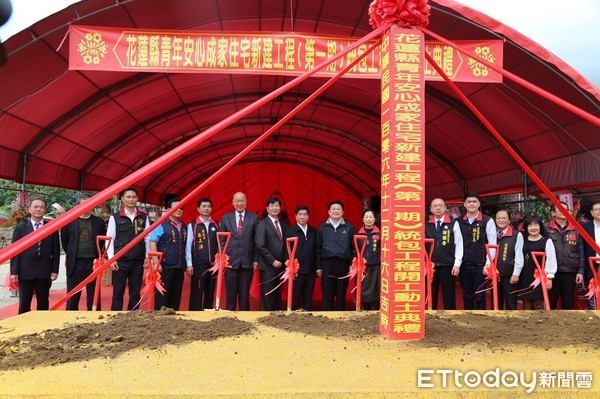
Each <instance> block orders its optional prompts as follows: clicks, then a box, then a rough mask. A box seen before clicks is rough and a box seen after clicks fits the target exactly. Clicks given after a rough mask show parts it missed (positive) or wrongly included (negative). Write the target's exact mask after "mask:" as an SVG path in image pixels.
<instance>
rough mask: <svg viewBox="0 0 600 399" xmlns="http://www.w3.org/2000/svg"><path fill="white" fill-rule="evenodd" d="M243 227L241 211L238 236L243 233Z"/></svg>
mask: <svg viewBox="0 0 600 399" xmlns="http://www.w3.org/2000/svg"><path fill="white" fill-rule="evenodd" d="M243 228H244V221H243V220H242V214H241V213H240V220H239V222H238V236H241V235H242V229H243Z"/></svg>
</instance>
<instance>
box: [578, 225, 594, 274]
mask: <svg viewBox="0 0 600 399" xmlns="http://www.w3.org/2000/svg"><path fill="white" fill-rule="evenodd" d="M581 227H583V229H584V230H585V231H586V232H587V233H588V234H589V235H590V237H592V238H593V239H594V240H595V239H596V229H595V228H594V221H593V220H592V221H590V222H586V223H584V224H582V225H581ZM582 240H583V239H582ZM583 250H584V253H585V274H584V280H585V283H586V286H587V284H588V282H589V281H590V279H591V278H592V277H593V275H592V271H591V270H590V266H589V265H590V263H589V258H590V257H592V256H594V257H595V256H596V251H595V250H594V249H593V248H592V247H591V245H590V244H588V243H587V241H585V240H583ZM595 268H596V271H598V264H595Z"/></svg>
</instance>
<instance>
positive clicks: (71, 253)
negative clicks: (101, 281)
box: [60, 196, 106, 310]
mask: <svg viewBox="0 0 600 399" xmlns="http://www.w3.org/2000/svg"><path fill="white" fill-rule="evenodd" d="M86 199H88V197H87V196H80V197H79V198H77V205H79V204H81V203H82V202H83V201H85V200H86ZM103 235H106V225H105V223H104V221H103V220H102V219H100V218H99V217H97V216H94V215H92V214H91V213H90V212H87V213H84V214H83V215H80V216H79V218H77V219H75V220H73V221H72V222H71V223H69V224H67V225H66V226H65V227H63V228H62V229H61V230H60V240H61V242H62V246H63V249H64V250H65V254H66V255H67V292H69V291H71V290H72V289H73V288H75V287H77V286H78V285H79V284H80V283H81V282H82V281H83V280H85V279H86V278H88V276H89V275H90V274H92V271H93V265H94V259H97V258H98V257H99V256H100V254H99V253H98V248H97V245H96V239H97V237H98V236H103ZM101 245H102V249H104V241H102V243H101ZM95 288H96V280H95V279H94V280H93V281H92V282H90V283H89V284H88V285H86V286H85V292H86V293H85V295H86V303H87V310H92V306H93V304H94V290H95ZM80 298H81V291H80V292H78V293H77V294H75V295H73V296H72V297H71V299H69V300H68V301H67V310H79V299H80ZM97 309H98V310H100V297H98V305H97Z"/></svg>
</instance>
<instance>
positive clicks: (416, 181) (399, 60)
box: [379, 26, 425, 340]
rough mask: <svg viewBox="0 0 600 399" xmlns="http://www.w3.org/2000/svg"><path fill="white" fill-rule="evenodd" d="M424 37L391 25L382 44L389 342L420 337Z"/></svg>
mask: <svg viewBox="0 0 600 399" xmlns="http://www.w3.org/2000/svg"><path fill="white" fill-rule="evenodd" d="M424 51H425V37H424V34H423V33H422V32H421V31H419V30H417V29H405V28H399V27H397V26H393V27H392V28H391V29H390V30H389V31H388V32H387V33H386V34H385V36H384V38H383V42H382V45H381V235H382V246H381V317H380V326H379V329H380V331H381V333H382V334H383V335H384V336H386V337H387V338H390V339H401V340H410V339H420V338H423V337H424V336H425V301H424V296H425V284H424V282H425V279H424V275H423V252H422V250H423V239H424V236H425V234H424V226H425V225H424V218H425V215H424V209H425V191H424V188H425V74H424V72H425V55H424Z"/></svg>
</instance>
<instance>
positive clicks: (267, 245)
mask: <svg viewBox="0 0 600 399" xmlns="http://www.w3.org/2000/svg"><path fill="white" fill-rule="evenodd" d="M279 227H280V228H281V235H282V239H281V240H280V239H279V236H278V235H277V231H276V230H275V225H274V224H273V222H272V221H271V219H270V218H269V217H268V216H267V217H266V218H264V219H262V220H260V221H259V222H258V223H257V225H256V234H255V236H256V237H255V243H256V250H257V251H258V254H259V257H258V268H259V269H260V270H272V271H276V270H283V269H282V268H275V267H273V262H275V261H276V260H278V261H280V262H281V263H284V262H285V258H286V254H285V252H286V245H285V238H286V236H285V231H286V230H287V228H288V226H287V224H285V222H282V221H281V220H280V221H279Z"/></svg>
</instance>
